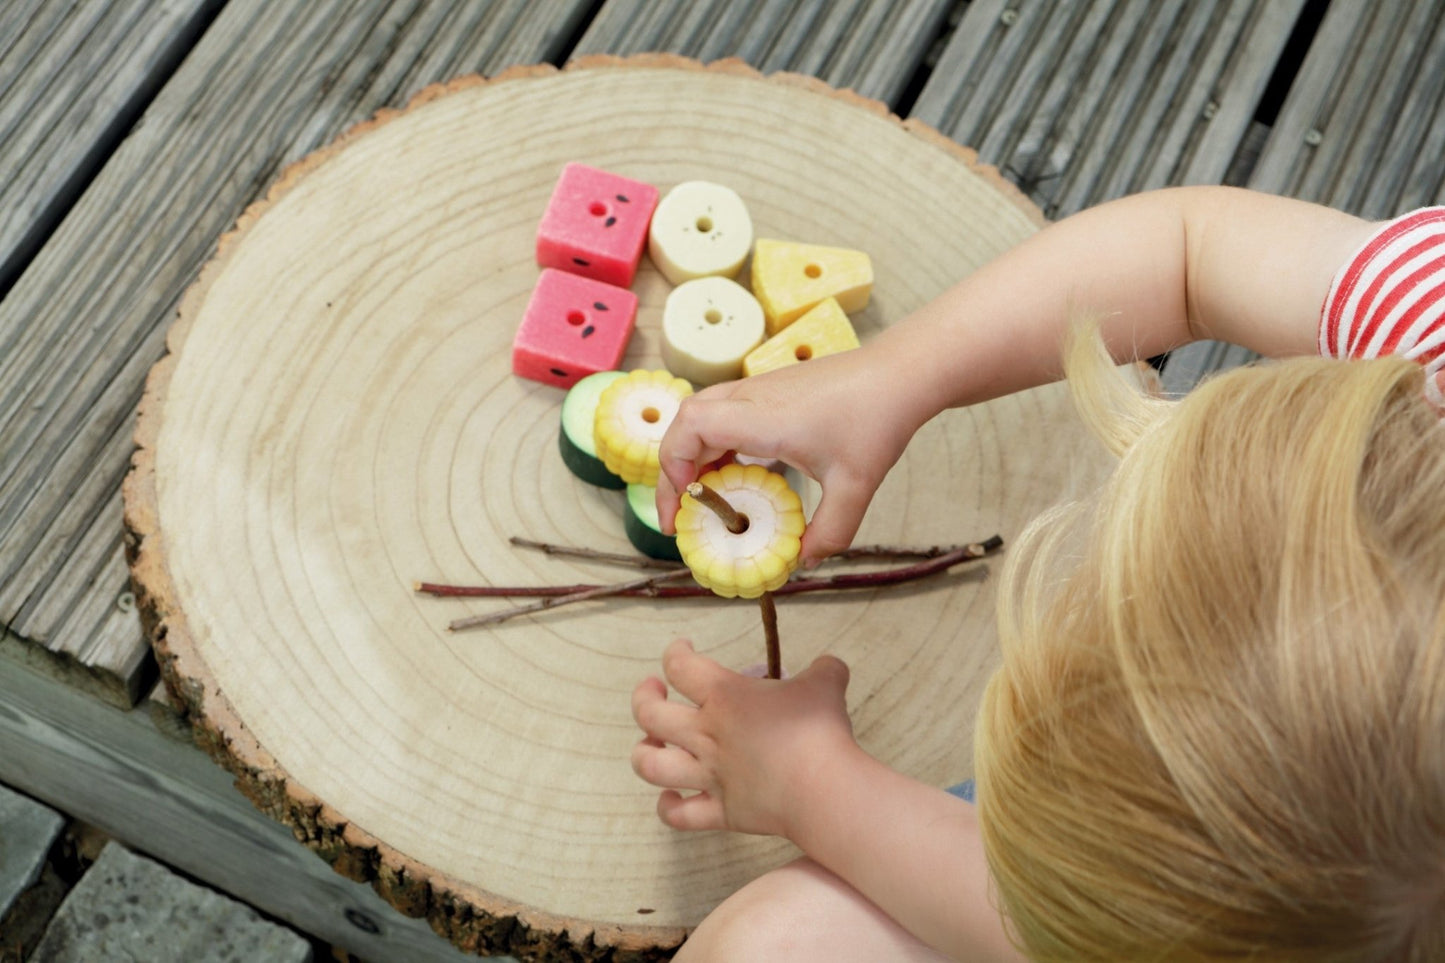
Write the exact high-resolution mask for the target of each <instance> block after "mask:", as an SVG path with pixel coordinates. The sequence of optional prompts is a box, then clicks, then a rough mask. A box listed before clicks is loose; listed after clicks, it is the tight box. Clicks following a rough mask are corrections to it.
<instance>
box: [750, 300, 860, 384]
mask: <svg viewBox="0 0 1445 963" xmlns="http://www.w3.org/2000/svg"><path fill="white" fill-rule="evenodd" d="M856 347H858V332H856V331H854V330H853V323H852V322H851V321H849V320H848V315H847V314H845V313H844V312H843V309H842V308H841V307H839V305H838V299H837V298H826V299H824V300H823V301H822V302H820V303H819V304H818V305H817V306H816V307H814V308H813V310H811V311H809V312H808V313H806V314H804V315H803V316H802V317H800V318H798V320H796V321H794V322H793V323H792V324H790V325H788V326H787V327H786V328H784V329H783V330H781V331H779V332H778V333H777V334H775V335H773V336H772V337H771V338H769V339H768V340H766V341H764V342H763V343H762V344H760V345H758V346H757V347H756V348H754V349H753V350H752V351H750V352H748V354H747V357H745V358H743V376H744V377H749V376H751V375H755V374H762V373H763V372H764V371H772V370H774V369H776V368H786V367H787V366H788V365H790V364H797V363H798V362H799V361H807V360H809V359H811V358H821V357H823V356H824V355H829V354H838V353H839V352H842V351H849V350H852V349H853V348H856Z"/></svg>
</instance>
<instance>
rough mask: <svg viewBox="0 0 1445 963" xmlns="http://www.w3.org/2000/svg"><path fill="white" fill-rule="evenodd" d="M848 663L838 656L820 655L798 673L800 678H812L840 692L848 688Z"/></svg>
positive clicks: (801, 679)
mask: <svg viewBox="0 0 1445 963" xmlns="http://www.w3.org/2000/svg"><path fill="white" fill-rule="evenodd" d="M848 678H849V672H848V663H846V662H844V661H843V660H842V659H840V658H838V657H837V656H832V655H820V656H818V657H817V658H816V659H814V660H813V661H812V663H811V664H810V665H809V666H808V667H807V668H806V669H804V670H803V671H802V672H801V673H799V675H798V680H799V681H800V682H801V681H803V680H812V681H815V682H817V683H819V684H821V685H824V686H827V687H828V688H830V689H834V690H836V691H838V692H840V693H842V692H845V691H847V689H848Z"/></svg>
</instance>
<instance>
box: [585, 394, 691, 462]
mask: <svg viewBox="0 0 1445 963" xmlns="http://www.w3.org/2000/svg"><path fill="white" fill-rule="evenodd" d="M690 394H692V385H690V384H688V383H687V382H686V381H683V380H682V379H681V378H676V377H673V375H672V374H670V373H669V372H666V371H657V370H652V371H646V370H638V371H629V372H628V373H627V377H625V378H618V379H617V380H616V381H614V382H612V383H611V384H610V385H608V386H607V387H606V388H604V389H602V394H601V395H600V396H599V397H598V399H597V415H596V418H595V420H594V422H593V441H594V442H595V443H596V445H597V457H598V458H601V459H602V463H603V464H604V465H606V466H607V470H608V471H610V472H612V473H613V474H614V475H617V476H618V477H619V478H621V479H622V480H623V481H625V482H627V484H629V485H656V484H657V476H658V474H659V465H658V460H657V449H658V446H659V445H660V444H661V443H662V436H663V434H664V433H666V431H667V426H668V425H670V424H672V419H673V418H675V417H676V416H677V409H678V408H679V407H680V406H681V405H682V399H684V398H686V397H687V396H688V395H690Z"/></svg>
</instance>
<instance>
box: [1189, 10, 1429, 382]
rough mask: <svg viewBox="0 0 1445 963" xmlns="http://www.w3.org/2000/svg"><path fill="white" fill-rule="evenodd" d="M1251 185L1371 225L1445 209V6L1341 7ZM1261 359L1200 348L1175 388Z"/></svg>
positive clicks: (1310, 56) (1314, 45)
mask: <svg viewBox="0 0 1445 963" xmlns="http://www.w3.org/2000/svg"><path fill="white" fill-rule="evenodd" d="M1247 183H1248V184H1249V186H1250V187H1253V188H1256V189H1258V190H1263V191H1269V192H1271V193H1275V194H1288V195H1292V196H1294V197H1300V198H1303V199H1305V200H1309V201H1317V202H1319V203H1321V204H1328V205H1330V206H1331V207H1337V208H1339V209H1341V210H1345V211H1349V212H1350V213H1352V214H1358V215H1360V216H1362V217H1368V218H1385V217H1391V216H1393V215H1395V214H1399V213H1403V212H1405V211H1407V210H1410V209H1412V208H1416V207H1421V206H1424V205H1426V204H1435V203H1439V202H1441V201H1442V200H1445V5H1442V4H1440V3H1439V2H1438V0H1381V2H1379V3H1368V4H1366V3H1340V2H1336V3H1332V4H1331V5H1330V7H1329V9H1328V10H1327V12H1326V13H1325V17H1324V20H1323V21H1322V23H1321V24H1320V27H1319V29H1318V31H1317V32H1316V34H1315V36H1314V39H1313V41H1312V42H1311V44H1310V48H1309V52H1308V53H1307V54H1306V56H1305V59H1304V63H1303V64H1302V65H1301V66H1300V69H1299V72H1298V73H1297V74H1296V75H1295V78H1294V80H1293V82H1292V83H1291V85H1290V89H1289V93H1288V94H1287V95H1286V97H1285V101H1284V104H1283V105H1282V107H1281V108H1280V112H1279V116H1278V117H1277V118H1276V120H1275V123H1274V125H1273V127H1272V129H1271V131H1270V133H1269V136H1268V137H1267V138H1266V140H1265V142H1264V146H1263V148H1262V150H1261V152H1260V157H1259V161H1258V163H1257V164H1256V165H1255V166H1254V170H1253V172H1252V174H1251V176H1250V178H1249V180H1248V182H1247ZM1258 357H1259V356H1258V355H1256V354H1254V353H1253V352H1250V351H1246V350H1244V349H1242V348H1237V347H1228V346H1225V345H1221V344H1217V343H1215V342H1203V343H1200V344H1193V345H1188V346H1186V347H1184V348H1182V349H1180V350H1179V351H1177V352H1175V353H1174V354H1173V355H1171V357H1170V359H1169V362H1168V364H1167V365H1166V366H1165V369H1164V379H1165V384H1166V386H1167V387H1168V388H1169V389H1170V390H1172V391H1175V392H1180V391H1184V390H1187V389H1188V388H1189V387H1192V386H1193V385H1194V384H1195V383H1197V382H1198V381H1199V379H1200V378H1202V377H1204V376H1206V375H1208V374H1211V373H1214V372H1217V371H1222V370H1224V369H1227V368H1232V367H1236V366H1238V365H1240V364H1245V363H1247V362H1249V361H1252V360H1255V359H1256V358H1258Z"/></svg>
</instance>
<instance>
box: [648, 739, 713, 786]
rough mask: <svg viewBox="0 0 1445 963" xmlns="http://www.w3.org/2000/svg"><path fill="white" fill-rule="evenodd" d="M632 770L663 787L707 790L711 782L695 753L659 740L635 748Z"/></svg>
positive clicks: (649, 781)
mask: <svg viewBox="0 0 1445 963" xmlns="http://www.w3.org/2000/svg"><path fill="white" fill-rule="evenodd" d="M632 771H633V772H635V773H637V775H638V776H639V777H640V778H641V779H642V781H643V782H646V783H651V784H652V785H654V786H657V787H659V788H661V789H707V788H709V786H710V782H709V780H708V778H707V774H706V773H705V772H704V771H703V768H702V764H701V763H699V762H698V761H697V758H696V757H694V756H693V754H692V753H690V752H687V751H686V750H683V749H679V748H677V747H676V746H667V745H663V744H662V743H661V742H659V741H658V740H656V739H643V740H642V741H641V742H639V743H638V744H637V745H635V746H633V747H632Z"/></svg>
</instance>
